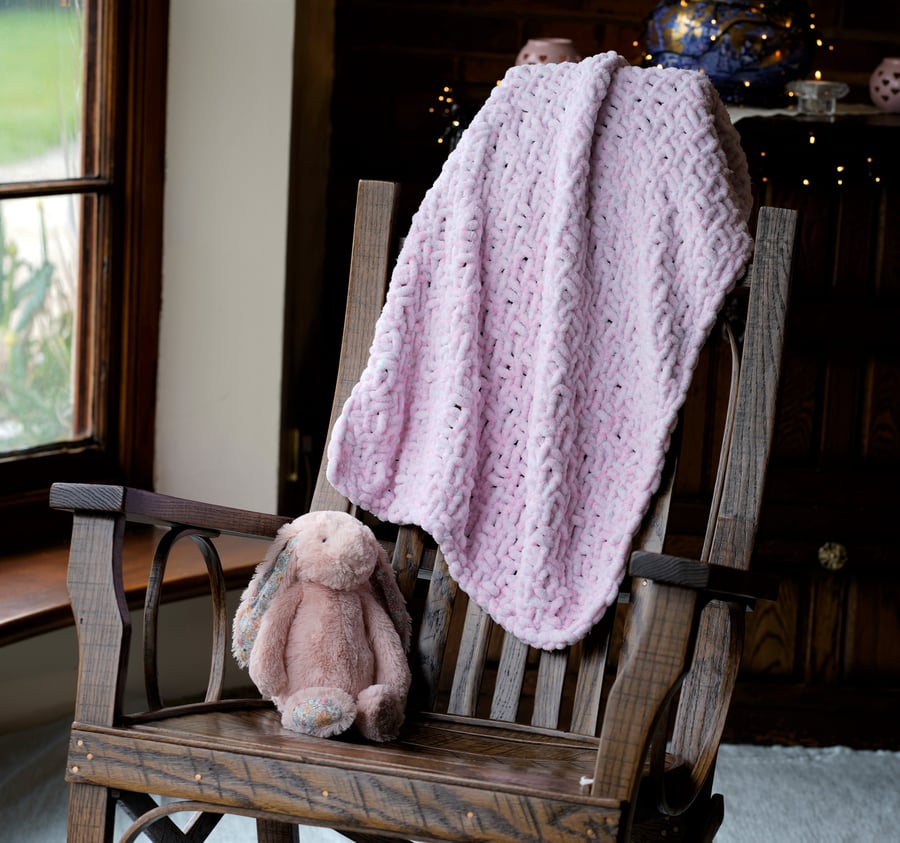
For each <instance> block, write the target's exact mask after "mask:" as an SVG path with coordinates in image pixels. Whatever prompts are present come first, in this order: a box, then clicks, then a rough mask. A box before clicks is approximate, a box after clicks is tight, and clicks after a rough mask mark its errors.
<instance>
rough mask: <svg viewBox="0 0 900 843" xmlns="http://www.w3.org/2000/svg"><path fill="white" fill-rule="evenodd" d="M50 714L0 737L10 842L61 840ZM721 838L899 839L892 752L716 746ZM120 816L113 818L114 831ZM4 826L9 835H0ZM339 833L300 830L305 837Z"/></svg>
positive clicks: (242, 826) (4, 821) (58, 732)
mask: <svg viewBox="0 0 900 843" xmlns="http://www.w3.org/2000/svg"><path fill="white" fill-rule="evenodd" d="M67 729H68V724H66V723H53V724H50V725H47V726H43V727H41V728H37V729H31V730H29V731H27V732H21V733H18V734H16V735H4V736H2V737H0V794H2V797H0V828H3V829H6V832H4V834H3V835H2V836H3V839H4V840H15V841H16V843H64V841H65V839H66V821H65V813H66V785H65V783H64V781H63V769H64V767H65V754H66V733H67ZM716 790H717V791H718V792H719V793H723V794H724V795H725V824H724V825H723V826H722V829H721V831H720V832H719V834H718V836H717V837H716V840H717V841H721V843H875V841H893V840H900V753H895V752H877V751H854V750H850V749H846V748H845V747H829V748H826V749H803V748H799V747H758V746H733V745H726V746H723V747H722V749H721V752H720V754H719V765H718V772H717V775H716ZM127 825H128V822H127V821H125V820H122V821H121V822H120V824H119V829H118V830H119V834H121V833H122V831H124V830H125V828H126V827H127ZM7 834H10V835H12V836H7ZM255 839H256V837H255V823H254V822H253V821H252V820H248V819H245V818H243V817H225V818H224V819H223V820H222V822H220V823H219V825H218V827H217V828H216V830H215V831H214V832H213V834H212V835H211V836H210V837H209V843H250V841H253V840H255ZM344 839H345V838H342V837H341V836H340V835H337V834H335V833H334V832H330V831H321V830H317V829H310V830H309V831H306V830H304V833H303V841H304V843H332V841H340V840H344Z"/></svg>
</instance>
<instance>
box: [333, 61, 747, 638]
mask: <svg viewBox="0 0 900 843" xmlns="http://www.w3.org/2000/svg"><path fill="white" fill-rule="evenodd" d="M750 201H751V200H750V188H749V179H748V175H747V167H746V161H745V160H744V157H743V153H742V152H741V149H740V146H739V143H738V138H737V133H736V131H735V130H734V129H733V127H732V126H731V123H730V121H729V119H728V116H727V113H726V112H725V110H724V108H723V106H722V104H721V102H720V101H719V99H718V96H717V95H716V92H715V90H714V89H713V87H712V85H711V84H710V83H709V80H708V79H707V78H706V77H704V76H702V75H700V74H698V73H695V72H692V71H682V70H673V69H667V70H658V69H640V68H634V67H630V66H628V65H627V63H626V62H625V61H624V60H623V59H622V58H621V57H619V56H617V55H616V54H614V53H606V54H601V55H598V56H593V57H591V58H589V59H585V60H584V61H582V62H579V63H577V64H575V63H565V64H554V65H544V66H538V65H529V66H522V67H516V68H512V69H510V70H509V72H508V73H507V74H506V76H505V78H504V80H503V82H502V83H501V84H500V85H498V86H497V87H496V88H495V89H494V91H493V93H492V95H491V97H490V98H489V99H488V101H487V103H486V104H485V105H484V106H483V107H482V109H481V110H480V112H479V113H478V114H477V115H476V117H475V119H474V120H473V122H472V124H471V125H470V127H469V128H468V129H467V130H466V133H465V134H464V135H463V137H462V139H461V141H460V143H459V145H458V146H457V148H456V149H455V150H454V152H453V153H452V154H451V156H450V157H449V158H448V160H447V162H446V164H445V166H444V168H443V170H442V172H441V174H440V176H439V177H438V179H437V181H436V182H435V184H434V185H433V186H432V188H431V189H430V190H429V192H428V193H427V194H426V196H425V198H424V200H423V202H422V205H421V206H420V208H419V210H418V211H417V213H416V215H415V216H414V218H413V221H412V225H411V228H410V231H409V234H408V236H407V238H406V240H405V243H404V247H403V249H402V250H401V254H400V256H399V258H398V262H397V266H396V267H395V269H394V272H393V275H392V278H391V283H390V287H389V291H388V296H387V300H386V303H385V308H384V311H383V313H382V315H381V317H380V319H379V322H378V325H377V327H376V333H375V339H374V341H373V344H372V348H371V352H370V358H369V362H368V364H367V367H366V369H365V371H364V373H363V375H362V377H361V379H360V382H359V383H358V384H357V385H356V387H355V388H354V390H353V392H352V394H351V396H350V398H349V399H348V401H347V403H346V405H345V406H344V409H343V412H342V414H341V416H340V418H339V420H338V422H337V424H336V427H335V429H334V433H333V436H332V440H331V443H330V446H329V450H328V478H329V480H330V481H331V483H332V484H333V485H334V486H335V488H337V489H338V490H339V491H340V492H341V493H342V494H344V495H346V496H347V497H348V498H349V499H350V500H352V501H353V502H355V503H356V504H358V505H359V506H361V507H363V508H365V509H366V510H369V511H370V512H372V513H374V514H375V515H377V516H378V517H380V518H383V519H385V520H389V521H392V522H395V523H405V524H418V525H420V526H421V527H422V528H423V529H425V530H426V531H428V532H429V533H431V535H432V536H433V537H434V538H435V539H436V540H437V541H438V542H439V544H440V545H441V548H442V550H443V552H444V555H445V557H446V559H447V563H448V566H449V569H450V572H451V574H452V575H453V576H454V577H455V578H456V580H457V581H458V582H459V585H460V587H461V588H462V589H463V590H465V591H466V592H467V593H468V594H469V595H470V597H471V598H472V599H473V600H475V602H476V603H478V604H479V605H480V606H481V607H482V608H484V609H485V610H486V611H487V612H488V613H489V614H490V615H491V616H492V617H493V618H494V619H495V620H496V621H497V622H498V623H500V624H501V625H502V626H503V627H504V628H505V629H507V630H508V631H510V632H512V633H513V634H514V635H516V636H517V637H518V638H520V639H521V640H523V641H525V642H526V643H528V644H531V645H532V646H535V647H539V648H544V649H556V648H560V647H563V646H566V645H568V644H571V643H573V642H575V641H577V640H579V639H580V638H581V637H583V636H584V635H585V634H586V633H587V632H588V631H589V630H590V628H591V627H592V626H593V625H594V624H595V623H596V622H597V621H598V620H599V619H600V617H602V615H603V613H604V611H605V609H606V608H607V607H608V606H609V605H610V603H612V602H613V601H614V600H615V599H616V595H617V593H618V588H619V584H620V582H621V579H622V576H623V571H624V566H625V562H626V558H627V554H628V552H629V550H630V544H631V540H632V537H633V534H634V532H635V531H636V530H637V528H638V527H639V525H640V521H641V518H642V516H643V514H644V512H645V511H646V508H647V506H648V504H649V501H650V499H651V497H652V494H653V492H654V491H655V490H656V488H657V486H658V484H659V480H660V475H661V471H662V466H663V460H664V456H665V451H666V448H667V446H668V443H669V439H670V435H671V432H672V429H673V427H674V424H675V421H676V416H677V413H678V410H679V408H680V406H681V404H682V403H683V401H684V398H685V395H686V392H687V388H688V385H689V381H690V376H691V372H692V370H693V368H694V366H695V364H696V360H697V356H698V354H699V351H700V349H701V347H702V345H703V343H704V341H705V339H706V337H707V335H708V333H709V331H710V329H711V327H712V325H713V323H714V320H715V315H716V313H717V311H718V309H719V307H720V306H721V304H722V301H723V298H724V295H725V293H726V292H727V291H728V289H730V287H731V286H732V285H733V284H734V282H735V280H736V279H737V277H738V276H739V275H740V273H741V271H742V269H743V268H744V266H745V265H746V263H747V261H748V259H749V256H750V249H751V240H750V237H749V235H748V232H747V218H748V215H749V209H750Z"/></svg>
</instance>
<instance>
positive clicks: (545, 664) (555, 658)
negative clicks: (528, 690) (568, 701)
mask: <svg viewBox="0 0 900 843" xmlns="http://www.w3.org/2000/svg"><path fill="white" fill-rule="evenodd" d="M569 649H570V648H569V647H566V648H565V649H564V650H552V651H551V650H544V651H543V652H542V653H541V660H540V664H539V665H538V675H537V686H536V688H535V692H534V711H533V712H532V715H531V725H532V726H541V727H544V728H547V729H555V728H556V727H557V726H558V725H559V710H560V706H561V704H562V695H563V684H564V683H565V679H566V666H567V665H568V663H569Z"/></svg>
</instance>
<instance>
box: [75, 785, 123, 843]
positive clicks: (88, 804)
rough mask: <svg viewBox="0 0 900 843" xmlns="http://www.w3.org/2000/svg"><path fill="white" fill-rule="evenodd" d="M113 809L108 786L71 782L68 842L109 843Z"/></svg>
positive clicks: (114, 807) (111, 832) (113, 816)
mask: <svg viewBox="0 0 900 843" xmlns="http://www.w3.org/2000/svg"><path fill="white" fill-rule="evenodd" d="M115 810H116V801H115V799H113V798H112V795H111V794H110V792H109V790H108V789H107V788H105V787H99V786H98V785H93V784H82V783H80V782H79V783H73V784H70V785H69V816H68V831H67V833H66V841H67V843H110V841H112V838H113V830H114V818H115Z"/></svg>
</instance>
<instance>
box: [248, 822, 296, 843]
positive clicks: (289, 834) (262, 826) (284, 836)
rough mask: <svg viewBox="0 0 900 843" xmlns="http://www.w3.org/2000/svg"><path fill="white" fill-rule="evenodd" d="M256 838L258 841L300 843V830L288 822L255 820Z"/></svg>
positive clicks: (259, 842) (265, 842) (263, 842)
mask: <svg viewBox="0 0 900 843" xmlns="http://www.w3.org/2000/svg"><path fill="white" fill-rule="evenodd" d="M256 839H257V841H258V843H300V830H299V829H298V828H297V826H295V825H291V824H290V823H279V822H274V821H272V820H257V821H256Z"/></svg>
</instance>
